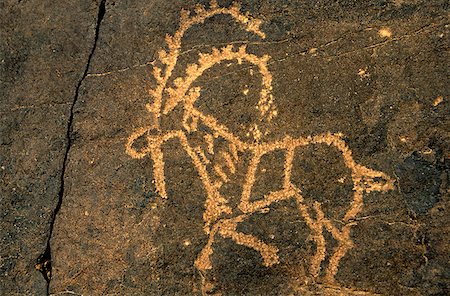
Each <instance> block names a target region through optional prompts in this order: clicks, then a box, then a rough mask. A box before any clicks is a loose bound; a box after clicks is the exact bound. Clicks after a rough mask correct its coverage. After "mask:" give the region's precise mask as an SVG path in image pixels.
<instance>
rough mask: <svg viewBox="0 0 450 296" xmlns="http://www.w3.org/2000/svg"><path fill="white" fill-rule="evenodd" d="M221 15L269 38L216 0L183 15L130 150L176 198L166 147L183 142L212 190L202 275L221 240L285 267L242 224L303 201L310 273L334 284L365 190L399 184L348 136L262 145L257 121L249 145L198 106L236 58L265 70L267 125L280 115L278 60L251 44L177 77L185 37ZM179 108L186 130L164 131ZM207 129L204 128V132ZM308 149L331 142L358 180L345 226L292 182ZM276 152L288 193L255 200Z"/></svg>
mask: <svg viewBox="0 0 450 296" xmlns="http://www.w3.org/2000/svg"><path fill="white" fill-rule="evenodd" d="M218 14H226V15H229V16H231V17H232V18H233V20H234V21H236V22H237V23H238V24H240V25H241V26H242V28H243V29H244V30H246V31H247V32H250V33H253V34H255V35H257V36H259V37H260V38H265V34H264V32H262V31H261V28H260V25H261V23H262V21H261V20H259V19H256V18H253V17H251V16H250V15H249V14H248V13H242V12H241V10H240V7H239V5H238V4H236V3H234V4H232V5H231V6H229V7H219V6H218V5H217V2H216V1H212V2H211V3H210V6H209V8H205V7H204V6H200V5H198V6H196V8H195V13H194V14H193V15H191V14H190V12H189V11H186V10H182V11H181V20H180V24H179V28H178V30H177V31H176V32H175V34H174V35H173V36H172V35H167V36H166V43H167V46H166V49H162V50H160V51H159V53H158V55H159V59H158V61H156V63H155V65H154V67H153V76H154V78H155V79H156V86H155V87H154V88H153V89H152V90H151V91H150V95H151V96H152V98H153V101H152V103H149V104H147V105H146V107H147V110H148V111H149V113H150V115H151V116H153V118H152V120H153V124H152V125H151V126H148V127H143V128H139V129H137V130H136V131H135V132H134V133H133V134H132V135H131V136H130V137H129V139H128V142H127V144H126V152H127V153H128V154H129V155H130V156H131V157H133V158H137V159H139V158H143V157H145V156H150V157H151V159H152V160H153V175H154V179H155V184H156V190H157V192H158V193H159V195H160V196H161V197H162V198H170V196H168V194H167V191H166V184H165V173H164V151H163V145H164V144H165V143H166V142H167V141H169V140H177V141H178V142H179V144H180V145H181V147H182V148H183V149H184V151H185V152H186V153H187V154H188V155H189V157H190V159H191V160H192V163H193V165H194V167H195V169H196V171H197V173H198V176H199V177H200V179H201V182H202V185H203V188H204V190H205V192H206V200H205V210H204V213H203V220H204V228H203V229H204V232H205V234H206V235H207V237H208V240H207V243H206V245H205V246H204V247H203V249H202V251H201V252H200V254H199V255H198V257H197V258H196V259H195V263H194V264H195V266H196V268H197V269H198V270H199V271H200V272H201V273H204V272H206V271H207V270H209V269H211V268H212V267H213V263H212V260H211V255H212V254H213V252H214V242H215V239H217V237H219V236H221V237H223V238H229V239H231V240H232V241H234V242H235V243H236V244H239V245H243V246H246V247H249V248H251V249H253V250H255V251H257V252H258V253H259V254H260V255H261V257H262V260H263V264H264V265H265V266H268V267H269V266H273V265H275V264H277V263H278V262H279V255H278V251H279V250H278V248H277V247H276V246H275V245H271V244H268V243H266V242H264V241H262V240H260V239H258V238H257V237H255V236H253V235H251V234H245V233H241V232H239V231H238V230H237V227H238V225H239V223H241V222H243V221H245V220H246V219H247V218H249V217H250V216H251V215H253V214H254V213H264V212H267V211H269V210H270V207H271V206H272V205H274V204H275V203H278V202H280V201H284V200H295V202H296V205H297V208H298V213H299V214H300V215H301V217H302V218H303V219H304V220H305V222H306V225H307V226H308V227H309V228H310V230H311V232H312V234H313V235H312V236H313V240H314V242H315V244H316V251H315V254H314V255H313V256H312V258H311V260H310V267H309V272H310V274H311V276H312V277H314V278H318V277H319V276H321V275H320V274H321V273H323V274H324V278H323V279H322V280H323V281H325V282H334V276H335V274H336V273H337V271H338V266H339V262H340V260H341V258H342V257H343V256H345V254H346V253H347V252H348V250H349V249H351V248H352V247H353V242H352V239H351V236H350V229H351V226H352V223H351V220H352V219H353V218H355V217H356V216H357V215H358V213H360V211H361V210H362V208H363V205H364V201H363V195H364V193H368V192H372V191H387V190H390V189H393V181H392V179H390V178H389V177H388V176H387V175H386V174H384V173H382V172H378V171H375V170H372V169H370V168H367V167H365V166H363V165H360V164H358V163H357V162H356V161H355V160H354V159H353V157H352V152H351V150H350V149H349V147H348V146H347V144H346V142H345V141H344V140H343V135H342V134H339V133H324V134H318V135H311V136H307V137H299V138H293V137H290V136H289V135H286V136H284V137H283V138H282V139H279V140H277V141H269V142H264V141H261V132H260V131H259V129H258V125H257V124H255V125H254V126H253V127H252V133H253V135H254V140H253V141H244V140H242V139H240V138H239V137H238V136H236V135H235V134H233V133H232V132H231V131H229V129H228V128H227V127H226V126H224V125H223V124H222V123H220V122H219V120H218V119H217V118H216V117H214V116H212V115H209V114H205V113H203V112H201V111H200V110H199V109H198V107H196V103H197V100H198V98H199V97H200V96H201V94H202V89H201V87H200V86H195V87H193V86H192V85H193V83H194V82H195V81H196V80H197V79H198V78H199V77H201V76H202V75H203V73H204V72H205V71H206V70H208V69H210V68H211V67H213V66H215V65H217V64H220V63H221V62H222V61H235V62H237V63H238V64H240V63H242V62H247V63H250V64H252V65H254V66H255V67H256V68H257V71H259V73H260V77H261V91H260V93H259V101H258V103H257V106H256V108H257V109H258V112H259V114H260V120H261V121H267V122H270V121H271V120H272V119H273V118H274V117H275V116H277V110H276V107H275V102H274V98H273V94H272V93H273V89H272V74H271V72H270V70H269V68H268V64H267V62H268V60H269V59H270V56H268V55H263V56H257V55H254V54H252V53H249V52H247V49H246V47H245V46H241V47H239V48H234V47H233V45H228V46H225V47H223V48H220V49H217V48H213V49H212V52H210V53H200V54H199V57H198V61H197V62H196V63H193V64H188V65H187V66H186V69H185V73H184V74H183V75H182V76H180V77H172V75H173V73H174V68H175V66H176V64H177V60H178V57H179V55H180V48H181V40H182V37H183V35H184V34H185V32H186V31H187V30H188V29H189V28H191V27H192V26H194V25H197V24H202V23H203V22H204V21H205V20H206V19H208V18H210V17H212V16H214V15H218ZM169 81H172V84H169ZM176 107H181V109H182V112H183V118H182V128H180V129H178V130H164V129H162V128H161V117H162V116H163V115H167V114H169V113H170V112H171V111H173V110H174V109H175V108H176ZM199 126H202V127H203V128H202V129H199ZM193 133H201V134H202V137H203V141H204V145H203V146H202V145H196V144H193V143H192V142H191V141H190V135H191V134H193ZM142 138H144V139H146V145H144V147H141V148H139V149H137V148H135V146H136V145H135V142H136V140H137V139H142ZM217 139H221V140H222V142H224V143H226V148H223V149H219V151H217V150H218V149H217V147H216V145H215V141H216V140H217ZM308 145H326V146H329V147H333V148H335V149H337V150H338V151H339V152H340V155H341V157H342V158H343V161H344V164H345V166H346V167H347V168H348V169H350V171H351V179H352V181H353V190H352V198H351V200H352V201H351V203H350V205H349V207H348V209H347V211H346V213H345V215H344V217H343V219H342V223H341V226H339V227H338V226H336V225H335V224H334V223H332V221H331V219H328V218H327V217H326V216H325V214H324V211H323V210H322V208H321V203H320V202H318V201H316V202H314V204H313V205H307V204H306V203H305V202H304V197H303V196H302V190H301V188H298V186H295V185H294V184H293V182H292V178H291V175H292V170H293V161H294V156H295V153H296V149H298V148H301V147H306V146H308ZM273 152H282V154H283V162H284V169H283V184H282V188H281V189H280V190H277V191H273V192H270V193H269V194H267V195H265V196H263V197H262V198H260V199H257V200H254V199H252V189H253V186H254V184H255V181H256V178H257V176H256V173H257V169H258V166H259V164H260V162H261V158H262V157H263V156H264V155H267V154H269V153H273ZM244 153H245V154H246V155H250V161H249V164H248V166H247V167H246V173H245V179H244V180H243V186H242V192H241V194H240V196H239V203H238V206H237V208H233V207H231V206H230V205H229V200H228V199H227V197H226V196H223V195H222V194H221V192H220V188H221V187H222V186H223V185H224V184H226V183H227V182H229V181H230V177H231V176H232V175H233V174H235V172H236V167H237V166H238V165H239V164H241V165H242V162H241V157H242V155H244ZM212 155H214V157H215V158H216V159H218V161H215V162H214V163H211V161H210V157H211V156H212ZM342 225H343V226H342ZM324 231H327V232H329V233H330V234H331V235H332V237H333V238H334V239H335V240H336V241H337V242H338V245H337V247H336V248H335V249H334V250H332V254H331V257H330V258H329V263H328V266H327V267H326V268H325V270H322V271H321V265H322V262H323V261H324V259H325V257H326V247H327V246H326V240H325V237H324V234H323V233H324ZM207 286H208V285H206V284H205V285H204V287H203V288H204V289H208V287H207Z"/></svg>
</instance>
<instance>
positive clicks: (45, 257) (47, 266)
mask: <svg viewBox="0 0 450 296" xmlns="http://www.w3.org/2000/svg"><path fill="white" fill-rule="evenodd" d="M105 13H106V0H101V2H100V4H99V7H98V13H97V23H96V27H95V35H94V42H93V45H92V48H91V51H90V53H89V56H88V59H87V62H86V67H85V69H84V71H83V75H82V76H81V79H80V80H79V81H78V84H77V86H76V88H75V96H74V98H73V100H72V103H71V106H70V110H69V119H68V123H67V135H66V137H67V145H66V149H65V152H64V159H63V164H62V168H61V177H60V178H61V183H60V184H61V185H60V189H59V193H58V203H57V205H56V207H55V210H54V212H53V215H52V218H51V221H50V230H49V236H48V241H47V247H46V249H45V251H44V253H42V254H41V255H40V256H39V258H37V263H36V269H37V270H39V271H40V272H41V273H42V275H43V276H44V278H45V280H46V281H47V295H49V292H50V291H49V290H50V281H51V277H52V273H51V272H52V264H51V262H52V254H51V246H50V240H51V238H52V234H53V228H54V225H55V220H56V216H57V215H58V212H59V210H60V209H61V205H62V200H63V197H64V177H65V173H66V167H67V162H68V157H69V151H70V148H71V147H72V144H73V138H72V129H73V118H74V108H75V105H76V103H77V101H78V98H79V91H80V87H81V85H82V84H83V81H84V79H85V78H86V76H87V75H88V71H89V67H90V64H91V60H92V57H93V56H94V52H95V49H96V47H97V41H98V37H99V32H100V25H101V23H102V21H103V17H104V16H105Z"/></svg>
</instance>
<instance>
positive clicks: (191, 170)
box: [1, 0, 450, 295]
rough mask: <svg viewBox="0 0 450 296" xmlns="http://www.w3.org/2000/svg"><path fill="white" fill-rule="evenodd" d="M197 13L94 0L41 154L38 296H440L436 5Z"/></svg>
mask: <svg viewBox="0 0 450 296" xmlns="http://www.w3.org/2000/svg"><path fill="white" fill-rule="evenodd" d="M208 2H209V1H194V0H192V1H181V0H179V1H178V0H176V1H163V0H157V1H150V2H149V3H146V1H134V2H132V3H131V2H128V1H107V2H106V6H105V11H104V16H103V15H102V16H103V17H102V18H100V19H99V22H98V23H97V33H98V36H97V37H98V38H95V36H94V35H92V34H93V33H94V31H95V30H93V29H94V28H93V27H92V26H91V27H90V30H88V31H86V32H85V33H86V34H88V36H90V37H91V40H90V41H89V42H86V44H87V47H86V48H87V49H91V50H92V49H95V51H91V52H92V56H91V58H90V59H89V60H88V59H87V57H86V55H82V57H83V58H81V57H80V62H79V65H77V67H79V68H77V69H78V70H77V72H76V74H74V75H73V77H74V79H75V78H77V79H78V80H77V79H75V80H74V82H73V85H72V86H70V87H69V86H68V85H70V83H71V82H67V83H66V86H67V89H65V91H66V92H67V93H69V94H71V95H69V96H68V101H67V105H62V106H61V107H60V108H61V110H59V109H55V111H54V114H61V117H60V118H61V133H59V132H58V131H57V130H56V128H53V129H51V130H48V129H47V127H46V126H45V125H42V126H43V127H45V130H46V131H47V133H48V134H49V135H53V137H60V144H59V146H58V145H57V144H55V141H45V142H44V143H45V144H48V143H52V145H56V146H52V147H56V148H55V156H54V157H53V158H51V157H50V158H49V157H46V158H44V157H42V158H41V159H39V160H38V161H37V163H38V164H39V168H40V169H45V172H48V171H49V168H48V167H49V166H50V164H48V163H49V162H50V160H49V159H55V160H53V161H54V162H55V163H57V166H56V165H55V166H54V171H53V172H54V175H55V179H54V183H50V184H54V185H51V186H54V189H53V190H55V192H56V195H53V196H54V197H52V199H51V200H49V201H47V203H46V205H48V213H47V216H46V217H47V218H46V219H47V220H45V223H44V224H42V223H43V222H40V223H41V225H43V228H44V229H43V230H42V232H41V233H42V239H41V241H42V243H43V245H42V246H41V248H40V252H37V255H38V254H40V253H42V250H43V249H45V243H46V239H47V238H48V235H49V225H51V223H50V222H49V220H51V213H52V211H53V210H54V208H55V206H56V203H57V202H56V201H57V196H58V192H60V193H62V195H63V196H62V200H61V201H62V203H61V205H60V209H59V211H57V216H56V221H55V224H54V229H53V231H52V232H51V243H50V247H51V248H50V250H51V259H52V274H51V281H50V293H54V294H56V295H58V294H64V293H71V294H74V293H75V294H83V295H103V294H125V295H202V294H203V295H215V294H217V295H218V294H222V295H377V294H382V295H445V294H446V293H448V291H449V286H450V284H449V277H448V274H449V271H450V266H449V264H448V259H447V257H448V256H447V255H448V252H449V247H448V243H446V242H447V241H448V238H449V230H450V228H449V226H448V225H450V224H449V222H450V219H449V218H448V217H449V202H450V200H449V190H448V178H449V147H450V145H449V144H450V138H449V135H448V126H449V122H448V121H449V119H448V114H449V113H450V112H449V111H450V103H449V101H448V95H449V94H448V86H447V85H448V78H447V77H448V51H447V49H448V47H449V41H448V40H449V39H448V30H449V28H448V26H449V23H448V18H447V14H448V6H447V4H446V1H415V0H414V1H375V0H374V1H360V2H358V1H310V2H308V1H281V0H280V1H278V0H277V1H242V3H241V5H240V6H241V8H240V10H239V9H238V7H237V6H236V4H234V3H233V2H231V1H218V3H217V6H216V2H215V1H213V2H211V3H208ZM196 4H201V6H199V5H196ZM61 6H63V4H61ZM90 7H91V8H92V10H93V14H91V17H90V18H89V20H87V19H86V20H84V21H83V24H87V23H89V22H90V23H89V24H91V25H92V24H94V23H95V20H96V19H95V16H96V14H97V13H98V11H94V10H95V9H97V8H98V5H97V6H95V5H94V4H91V6H90ZM182 9H183V10H182ZM221 9H222V10H221ZM186 10H189V11H190V14H188V13H187V12H186ZM219 12H220V13H219ZM67 13H68V15H70V18H71V19H72V18H76V17H78V16H75V15H71V12H70V11H69V12H67ZM208 13H212V14H215V13H217V15H215V16H213V17H211V18H206V15H208ZM247 13H248V14H247ZM85 15H87V14H85ZM201 16H205V19H203V18H202V17H201ZM195 17H200V19H199V20H198V22H199V24H196V25H192V26H189V22H190V20H193V18H195ZM258 20H261V23H259V22H258ZM180 21H181V24H182V25H183V24H184V25H186V26H187V27H186V29H187V31H186V32H184V35H183V38H181V39H180V40H181V42H182V43H181V45H180V44H178V41H179V40H177V38H176V37H177V36H179V35H177V34H180V33H177V32H180V31H179V29H178V28H179V27H178V26H179V22H180ZM93 22H94V23H93ZM67 26H68V28H70V27H71V26H72V25H67ZM182 28H184V27H182ZM174 36H175V37H174ZM263 36H264V37H265V38H262V37H263ZM92 39H96V40H95V41H96V43H95V47H92V46H93V43H92V42H93V41H94V40H92ZM230 45H231V46H230ZM178 46H181V47H180V49H179V51H176V50H175V48H178ZM243 46H245V47H243ZM24 48H27V50H32V49H30V48H28V47H26V46H24ZM214 48H216V49H214ZM172 53H174V54H173V55H171V54H172ZM87 54H89V51H87ZM265 55H267V57H266V56H265ZM269 56H270V58H269ZM174 58H176V62H177V63H176V65H175V64H174ZM23 60H25V58H23V56H17V57H15V58H14V61H13V62H11V63H10V64H14V65H17V64H20V62H21V61H23ZM87 60H88V62H89V63H88V66H89V68H88V72H87V73H85V74H86V75H82V74H83V70H84V69H85V67H86V66H87V64H86V62H87ZM192 64H196V65H195V66H194V65H192ZM33 65H35V64H33ZM171 65H172V66H174V67H173V71H172V72H171V75H170V77H169V76H168V80H167V85H165V80H164V79H165V78H164V76H162V77H159V74H158V73H159V72H158V70H157V69H160V70H161V75H164V73H166V72H165V71H167V68H170V67H171ZM83 67H84V68H83ZM155 69H156V70H155ZM9 71H10V72H12V71H15V72H17V73H21V71H22V70H21V69H19V68H15V69H12V68H11V70H9ZM23 73H26V72H23ZM80 75H81V76H80ZM177 77H180V78H179V79H175V78H177ZM80 79H81V80H80ZM190 79H191V80H190ZM76 82H80V84H77V83H76ZM9 83H10V85H12V86H14V87H18V86H17V85H18V84H17V82H15V81H11V82H9ZM48 83H50V82H43V85H47V84H48ZM158 85H159V86H162V88H161V89H160V90H161V91H162V93H158V88H157V86H158ZM74 86H75V89H76V90H77V92H76V93H77V95H74V93H73V92H74V90H75V89H74ZM76 86H78V87H76ZM36 88H37V89H42V86H37V87H36ZM184 88H186V89H184ZM198 88H201V89H198ZM68 89H70V91H71V92H72V93H70V91H69V90H68ZM8 91H9V90H8ZM185 94H186V96H185ZM74 98H75V100H74ZM158 98H161V101H160V103H161V105H158V102H159V101H158ZM48 100H49V99H48V98H47V99H45V98H43V100H42V104H48ZM189 100H191V101H192V102H193V103H192V104H190V103H189ZM155 102H156V103H155ZM72 104H74V105H73V110H72V111H73V112H72V113H69V115H68V110H70V107H71V106H72ZM58 106H59V105H58ZM33 110H34V109H33ZM48 110H49V109H48V108H47V109H45V111H47V112H46V114H50V116H46V117H45V119H47V120H54V118H55V116H56V115H52V113H51V112H50V113H49V111H48ZM164 111H167V112H164ZM33 114H34V113H33ZM70 114H71V115H72V116H71V115H70ZM40 116H42V115H40ZM208 116H210V117H208ZM70 117H71V118H72V120H71V124H70V130H69V136H70V139H71V140H70V141H69V148H70V149H69V150H68V154H67V155H66V156H67V158H66V161H65V165H62V164H61V163H62V160H63V157H64V152H62V154H61V151H64V146H65V145H66V144H65V143H67V142H66V140H67V138H66V137H67V135H66V132H67V122H68V118H70ZM5 118H7V119H8V118H9V117H5ZM39 118H40V117H37V119H34V120H35V122H38V121H39V120H40V119H39ZM50 118H53V119H50ZM2 120H3V118H2ZM17 122H20V121H16V122H14V121H12V119H8V121H7V123H6V124H5V125H4V126H5V127H3V130H4V131H5V136H2V138H1V141H2V143H5V144H4V145H12V144H11V143H16V144H14V145H18V144H17V139H16V138H15V134H14V133H13V132H12V131H13V130H14V129H16V128H17V126H18V123H17ZM26 126H27V127H30V128H35V126H33V125H32V123H29V124H27V125H26ZM225 127H226V128H225ZM169 131H177V132H176V133H173V134H171V133H170V132H169ZM56 134H58V135H56ZM36 135H39V138H42V137H45V135H47V134H45V133H44V132H43V131H37V132H36ZM42 135H44V136H42ZM287 136H289V137H287ZM164 137H166V138H164ZM169 137H172V138H171V139H168V138H169ZM23 145H24V144H23ZM16 149H17V148H16ZM36 149H37V150H36V151H37V152H38V153H44V152H45V154H42V155H43V156H46V155H47V154H48V153H47V152H46V151H48V150H45V149H44V148H43V147H40V146H39V147H37V148H36ZM159 149H160V150H159ZM8 153H9V154H8V155H7V158H5V159H13V160H14V161H20V163H22V161H24V160H22V159H21V158H19V156H18V155H20V154H18V152H16V154H14V153H11V152H8ZM39 155H41V154H39ZM159 156H162V159H161V158H158V157H159ZM259 156H261V158H260V159H259V158H258V157H259ZM152 157H153V158H152ZM161 160H162V163H160V161H161ZM2 161H3V160H2ZM8 161H9V160H8ZM5 168H7V166H5ZM52 168H53V167H52ZM253 169H254V173H255V174H254V178H253V177H252V174H251V172H252V170H253ZM61 170H63V171H62V172H63V178H64V179H63V184H62V185H63V188H62V191H58V190H59V189H60V186H61ZM17 178H20V181H21V182H23V184H24V185H23V186H24V187H26V186H27V185H29V184H30V183H31V184H34V183H33V182H36V181H35V180H36V179H35V178H33V177H31V179H30V180H27V179H25V178H23V177H20V176H17ZM5 180H7V179H5ZM18 180H19V179H18ZM6 183H9V182H8V180H7V181H6V182H5V184H6ZM42 184H47V183H43V181H40V182H38V186H41V187H39V188H46V190H43V191H42V192H45V194H47V192H51V190H52V189H48V188H51V186H50V185H48V186H47V187H42V186H44V185H42ZM32 192H34V191H33V190H32ZM246 192H247V193H249V195H248V196H247V195H246ZM274 192H275V193H274ZM270 193H272V195H270V196H269V197H268V196H267V195H268V194H270ZM9 194H10V196H12V195H13V194H11V193H9ZM48 196H50V195H48ZM221 197H222V198H221ZM14 201H15V203H14V204H12V205H8V207H7V208H8V209H11V211H22V212H23V211H29V212H30V211H35V208H36V205H35V204H30V203H28V202H27V201H28V199H27V197H26V195H25V194H24V193H23V192H20V194H19V193H16V194H15V197H14ZM264 202H266V205H265V206H259V205H261V204H262V203H264ZM15 213H16V212H11V213H10V214H9V213H8V214H7V215H6V218H5V219H4V221H8V220H7V219H9V220H11V221H12V219H15V218H16V216H19V217H20V215H16V214H15ZM32 217H34V216H32ZM19 222H20V221H19ZM25 227H29V228H30V227H31V228H32V229H33V231H38V230H36V229H38V228H37V226H34V225H31V226H22V227H21V228H20V229H22V233H24V232H23V231H24V230H25V229H26V228H25ZM39 231H40V230H39ZM7 233H8V232H7ZM14 235H15V233H14ZM22 235H23V234H22ZM10 236H11V238H10V239H9V240H10V241H14V238H13V234H10ZM5 237H7V236H5ZM30 237H36V235H34V236H30ZM27 239H28V238H27ZM5 254H8V256H9V255H10V254H11V252H10V251H7V252H6V253H5ZM17 254H20V255H21V256H23V254H24V253H23V251H21V252H17ZM2 256H3V255H2ZM35 257H36V256H34V257H33V258H35ZM16 261H17V260H16ZM16 261H11V260H10V261H5V262H6V264H4V266H13V265H14V262H16ZM20 262H21V261H20ZM8 264H9V265H8ZM24 270H30V269H26V268H25V269H24ZM43 285H44V286H45V282H43ZM28 291H32V290H30V289H28ZM34 291H38V290H34Z"/></svg>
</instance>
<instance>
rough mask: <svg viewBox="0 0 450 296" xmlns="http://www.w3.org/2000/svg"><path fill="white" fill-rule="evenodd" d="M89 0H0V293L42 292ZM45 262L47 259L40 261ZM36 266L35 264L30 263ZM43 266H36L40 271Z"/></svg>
mask: <svg viewBox="0 0 450 296" xmlns="http://www.w3.org/2000/svg"><path fill="white" fill-rule="evenodd" d="M97 7H98V5H97V4H96V3H95V2H92V1H2V2H1V3H0V15H1V17H0V20H1V21H0V28H1V29H0V76H1V81H0V83H1V86H0V97H1V102H0V104H1V108H0V114H1V121H0V143H1V144H0V163H1V169H0V175H1V180H0V196H1V198H0V207H1V222H0V229H1V230H0V232H1V243H0V253H1V259H0V294H2V295H45V294H46V293H47V282H46V280H45V279H44V277H43V275H42V274H41V273H40V272H39V271H38V270H37V269H36V266H37V263H38V262H37V261H38V258H39V257H40V258H41V259H42V262H40V263H41V264H44V261H45V262H46V260H48V258H43V257H42V256H41V255H42V254H43V253H44V252H45V251H46V248H47V244H48V240H49V235H50V229H51V225H52V220H53V213H54V211H55V208H56V206H57V204H58V200H59V196H58V195H59V192H60V190H61V188H60V187H61V174H62V167H63V160H64V157H65V149H66V148H65V147H66V145H67V128H68V122H69V116H70V115H69V114H70V108H71V105H72V103H73V100H74V96H75V90H76V88H77V85H78V83H79V80H80V79H81V78H82V75H83V71H84V69H85V68H86V61H87V58H88V56H89V53H90V50H91V48H92V44H93V41H94V32H95V22H96V16H97ZM45 264H46V266H48V263H45ZM37 267H39V266H37ZM42 267H43V266H41V268H42Z"/></svg>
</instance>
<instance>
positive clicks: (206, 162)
mask: <svg viewBox="0 0 450 296" xmlns="http://www.w3.org/2000/svg"><path fill="white" fill-rule="evenodd" d="M195 152H196V153H197V154H198V155H199V156H200V158H201V159H202V162H203V164H204V165H207V164H210V163H211V161H210V160H209V159H208V157H206V155H205V152H204V151H203V149H202V148H201V147H200V146H197V147H195Z"/></svg>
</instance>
